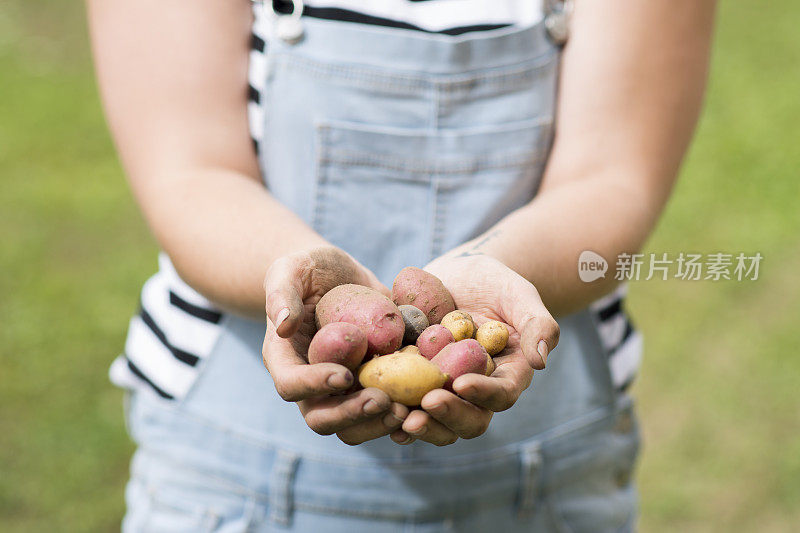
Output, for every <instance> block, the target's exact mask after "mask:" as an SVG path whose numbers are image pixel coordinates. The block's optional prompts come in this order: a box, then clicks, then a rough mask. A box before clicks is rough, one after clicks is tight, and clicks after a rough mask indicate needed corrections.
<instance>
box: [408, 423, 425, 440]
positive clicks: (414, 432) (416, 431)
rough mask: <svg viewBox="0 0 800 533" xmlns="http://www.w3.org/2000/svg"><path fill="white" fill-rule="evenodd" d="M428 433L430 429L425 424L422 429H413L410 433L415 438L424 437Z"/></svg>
mask: <svg viewBox="0 0 800 533" xmlns="http://www.w3.org/2000/svg"><path fill="white" fill-rule="evenodd" d="M426 431H428V428H427V427H426V426H425V424H423V425H421V426H420V427H418V428H417V429H412V430H409V431H408V432H409V433H411V434H412V435H414V436H417V437H419V436H420V435H424V434H425V432H426Z"/></svg>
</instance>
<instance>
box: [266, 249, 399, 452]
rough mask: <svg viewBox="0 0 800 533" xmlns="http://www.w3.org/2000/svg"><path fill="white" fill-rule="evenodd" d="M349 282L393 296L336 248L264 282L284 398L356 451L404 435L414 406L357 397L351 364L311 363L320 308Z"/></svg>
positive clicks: (298, 257)
mask: <svg viewBox="0 0 800 533" xmlns="http://www.w3.org/2000/svg"><path fill="white" fill-rule="evenodd" d="M345 283H355V284H358V285H365V286H367V287H372V288H373V289H376V290H378V291H380V292H382V293H383V294H386V295H387V296H388V295H389V294H390V292H389V289H387V288H386V287H385V286H384V285H382V284H381V283H380V282H379V281H378V279H377V278H376V277H375V275H374V274H372V273H371V272H370V271H369V270H367V269H366V268H364V267H363V266H362V265H360V264H359V263H358V262H357V261H356V260H355V259H353V258H352V257H351V256H350V255H348V254H347V253H345V252H343V251H342V250H340V249H338V248H335V247H333V246H324V247H318V248H314V249H311V250H309V251H304V252H298V253H295V254H291V255H287V256H284V257H281V258H280V259H277V260H276V261H275V262H274V263H273V264H272V265H271V266H270V268H269V270H268V271H267V275H266V276H265V279H264V291H265V294H266V310H267V318H268V320H267V334H266V336H265V337H264V346H263V350H262V354H263V357H264V366H266V368H267V370H268V371H269V373H270V375H271V376H272V379H273V381H274V382H275V389H276V390H277V392H278V394H279V395H280V396H281V398H283V399H284V400H286V401H289V402H297V405H298V407H299V408H300V412H301V413H302V415H303V418H304V419H305V421H306V423H307V424H308V426H309V427H310V428H311V429H312V430H314V431H315V432H317V433H319V434H321V435H332V434H334V433H335V434H336V435H337V436H338V437H339V439H341V440H342V441H343V442H345V443H347V444H350V445H355V444H360V443H362V442H366V441H368V440H372V439H376V438H379V437H382V436H384V435H388V434H390V433H391V432H392V431H394V430H396V429H398V428H399V427H400V426H401V425H402V423H403V421H404V419H405V417H406V416H407V415H408V408H406V407H405V406H403V405H401V404H398V403H393V402H392V401H391V399H390V398H389V396H388V395H387V394H386V393H384V392H383V391H381V390H378V389H375V388H367V389H363V390H359V391H357V392H349V391H348V389H350V388H351V387H352V385H353V383H354V380H355V377H354V376H353V373H352V372H351V371H350V370H348V369H347V368H345V367H344V366H341V365H337V364H335V363H317V364H313V365H310V364H308V362H307V360H306V354H307V353H308V345H309V344H310V342H311V338H312V337H313V336H314V333H315V332H316V326H315V325H314V310H315V308H316V304H317V302H319V300H320V298H322V296H323V295H324V294H325V293H326V292H328V291H329V290H331V289H332V288H333V287H336V286H337V285H342V284H345Z"/></svg>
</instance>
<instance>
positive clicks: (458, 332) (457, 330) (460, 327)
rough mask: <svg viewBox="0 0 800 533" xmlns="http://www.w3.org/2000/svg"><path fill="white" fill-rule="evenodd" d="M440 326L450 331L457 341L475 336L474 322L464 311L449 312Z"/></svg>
mask: <svg viewBox="0 0 800 533" xmlns="http://www.w3.org/2000/svg"><path fill="white" fill-rule="evenodd" d="M442 325H443V326H444V327H446V328H447V329H449V330H450V333H452V334H453V338H454V339H455V340H456V342H458V341H463V340H464V339H471V338H472V337H473V336H474V335H475V322H473V321H472V316H470V314H469V313H467V312H466V311H451V312H449V313H447V314H446V315H445V316H444V318H442Z"/></svg>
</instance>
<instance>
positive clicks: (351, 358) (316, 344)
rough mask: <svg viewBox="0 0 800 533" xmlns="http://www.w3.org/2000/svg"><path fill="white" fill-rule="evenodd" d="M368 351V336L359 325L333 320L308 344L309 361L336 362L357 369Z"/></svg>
mask: <svg viewBox="0 0 800 533" xmlns="http://www.w3.org/2000/svg"><path fill="white" fill-rule="evenodd" d="M366 353H367V336H366V335H364V332H363V331H361V329H360V328H359V327H358V326H354V325H353V324H348V323H347V322H331V323H330V324H328V325H326V326H323V327H322V329H320V330H319V331H317V333H316V334H315V335H314V338H313V339H311V344H309V346H308V362H309V363H312V364H314V363H336V364H338V365H342V366H346V367H347V368H349V369H350V370H353V371H354V370H355V369H356V368H358V365H360V364H361V361H363V360H364V355H366Z"/></svg>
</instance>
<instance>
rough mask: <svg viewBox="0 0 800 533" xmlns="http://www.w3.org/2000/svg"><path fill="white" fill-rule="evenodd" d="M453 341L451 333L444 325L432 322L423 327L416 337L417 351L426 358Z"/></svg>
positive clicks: (431, 357)
mask: <svg viewBox="0 0 800 533" xmlns="http://www.w3.org/2000/svg"><path fill="white" fill-rule="evenodd" d="M452 342H455V339H454V338H453V334H452V333H451V332H450V330H449V329H447V328H446V327H444V326H441V325H439V324H434V325H433V326H428V327H427V328H425V331H423V332H422V333H421V334H420V336H419V338H418V339H417V348H419V353H420V355H422V356H423V357H425V358H426V359H433V357H434V356H435V355H436V354H437V353H439V351H441V349H442V348H444V347H445V346H447V345H448V344H450V343H452Z"/></svg>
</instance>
